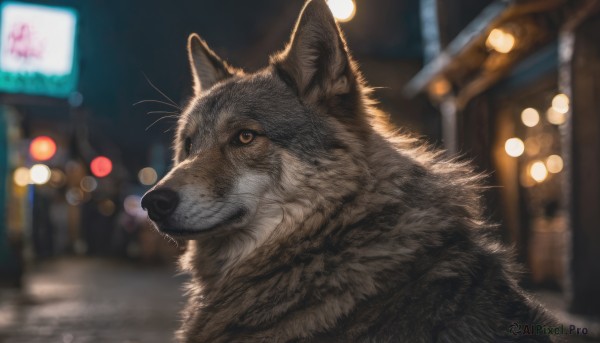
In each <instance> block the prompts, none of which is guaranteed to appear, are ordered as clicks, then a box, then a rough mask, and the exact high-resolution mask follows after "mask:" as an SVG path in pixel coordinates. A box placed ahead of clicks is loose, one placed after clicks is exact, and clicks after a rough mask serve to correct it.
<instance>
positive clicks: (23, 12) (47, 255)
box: [0, 0, 600, 343]
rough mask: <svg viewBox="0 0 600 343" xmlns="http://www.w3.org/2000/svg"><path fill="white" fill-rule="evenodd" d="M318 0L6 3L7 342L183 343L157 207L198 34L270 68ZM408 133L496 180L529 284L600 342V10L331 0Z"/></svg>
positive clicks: (507, 1) (254, 65) (0, 268)
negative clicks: (149, 196)
mask: <svg viewBox="0 0 600 343" xmlns="http://www.w3.org/2000/svg"><path fill="white" fill-rule="evenodd" d="M302 5H303V1H302V0H290V1H275V0H270V1H268V0H255V1H233V0H221V1H219V2H216V1H200V0H198V1H191V0H172V1H168V2H167V1H160V0H127V1H116V0H102V1H100V0H89V1H75V0H46V1H42V0H32V1H19V2H17V1H0V207H1V208H2V210H0V341H6V342H64V343H71V342H168V341H170V340H171V338H172V332H173V330H175V328H176V327H177V325H178V318H179V317H178V311H179V310H180V309H181V306H182V304H183V301H184V300H183V298H182V284H183V283H184V282H185V280H186V278H185V276H181V275H179V276H178V275H177V274H176V273H177V272H176V270H175V268H174V261H175V260H176V257H177V255H178V254H179V253H180V251H181V247H178V246H176V244H175V243H173V242H170V241H167V240H165V239H163V238H161V237H160V236H159V235H158V234H157V233H155V232H154V231H153V229H152V228H151V227H150V225H149V224H148V222H147V221H146V214H145V212H144V211H143V210H142V209H141V208H140V197H141V195H143V194H144V192H145V191H146V190H147V189H149V188H150V187H151V186H152V185H153V184H154V183H155V182H156V181H157V180H158V179H160V177H161V176H163V175H164V174H165V173H166V172H167V171H168V169H169V167H170V164H171V140H172V137H173V134H174V132H173V128H174V123H175V119H174V118H173V116H172V115H174V114H177V113H178V112H179V111H180V108H182V107H183V106H185V104H186V102H187V101H188V99H189V97H190V96H191V93H192V92H191V77H190V73H189V69H188V65H187V55H186V51H185V45H186V40H187V36H188V35H189V34H190V33H192V32H197V33H199V34H200V35H201V36H202V37H203V38H204V39H205V40H206V41H207V42H208V44H209V45H210V46H211V47H212V48H213V49H214V50H215V51H216V52H217V53H218V54H219V55H221V56H222V57H224V58H225V59H227V60H228V61H229V62H231V64H233V65H234V66H237V67H242V68H244V69H246V70H248V71H253V70H257V69H259V68H261V67H262V66H264V65H265V64H266V63H267V57H268V55H269V54H270V53H273V52H275V51H277V50H279V49H281V48H282V47H283V45H284V43H285V42H286V41H287V39H288V37H289V34H290V32H291V29H292V27H293V25H294V22H295V19H296V17H297V15H298V13H299V11H300V9H301V8H302ZM329 5H330V8H331V9H332V11H333V13H334V15H335V16H336V17H337V18H338V20H339V21H340V25H341V27H342V29H343V30H344V32H345V34H346V37H347V40H348V43H349V46H350V48H351V50H352V52H353V55H354V56H355V58H356V59H357V60H358V61H359V63H360V65H361V69H362V71H363V73H364V74H365V77H366V79H367V80H368V82H369V84H370V85H371V86H373V87H376V91H375V97H376V98H377V100H379V101H380V102H381V107H382V108H383V109H384V110H385V111H386V112H388V113H390V115H391V119H392V121H393V122H394V123H395V124H396V125H397V126H399V127H401V128H403V129H404V130H405V131H408V132H413V133H416V134H417V135H419V136H421V137H423V138H424V139H425V140H427V141H429V142H430V143H431V144H432V145H435V146H438V147H440V148H444V149H446V150H447V151H448V153H449V154H451V155H454V154H460V156H462V158H464V159H468V160H472V161H473V163H474V165H475V167H476V168H477V170H478V171H481V172H485V173H487V174H488V175H489V178H488V182H489V184H490V185H491V186H493V187H490V188H489V189H488V190H487V191H486V193H485V200H486V202H487V204H488V213H487V214H488V216H489V217H490V218H491V219H492V220H493V221H495V222H497V223H500V226H499V235H500V237H501V239H502V240H503V241H504V242H505V243H507V244H510V245H513V246H514V247H515V248H516V252H517V254H516V255H517V258H518V260H519V262H521V263H522V264H523V265H525V267H526V271H527V272H526V273H525V274H524V275H523V281H522V283H523V285H524V286H525V287H526V288H528V289H529V290H531V291H532V292H533V293H534V295H535V296H536V297H537V298H538V299H539V300H540V301H542V302H543V303H544V304H546V305H547V306H548V307H549V308H551V309H552V311H553V312H554V313H555V314H556V315H557V316H558V317H559V319H560V320H561V322H563V323H564V324H565V325H577V326H578V327H580V328H586V334H585V335H583V334H582V335H580V336H577V337H571V338H572V339H573V340H575V339H580V340H582V341H596V340H598V339H599V338H600V320H599V317H600V110H599V108H600V40H599V39H598V34H599V33H600V1H598V0H512V1H511V0H495V1H494V0H444V1H441V0H329Z"/></svg>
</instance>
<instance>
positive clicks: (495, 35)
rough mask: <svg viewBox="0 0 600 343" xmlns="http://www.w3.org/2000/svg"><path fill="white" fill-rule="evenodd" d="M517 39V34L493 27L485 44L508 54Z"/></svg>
mask: <svg viewBox="0 0 600 343" xmlns="http://www.w3.org/2000/svg"><path fill="white" fill-rule="evenodd" d="M515 41H516V40H515V36H513V35H512V34H511V33H510V32H506V31H504V30H503V29H493V30H492V31H490V34H489V36H488V38H487V40H486V42H485V44H486V46H487V47H488V48H490V49H493V50H496V51H498V52H499V53H503V54H507V53H509V52H511V51H512V49H513V48H514V46H515Z"/></svg>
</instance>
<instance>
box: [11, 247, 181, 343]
mask: <svg viewBox="0 0 600 343" xmlns="http://www.w3.org/2000/svg"><path fill="white" fill-rule="evenodd" d="M175 274H176V273H175V271H174V269H173V268H165V267H151V266H142V265H135V264H128V263H124V262H118V261H108V260H102V259H65V260H59V261H54V262H50V263H45V264H42V265H40V266H38V267H36V268H35V269H33V270H32V271H31V272H30V273H29V274H28V277H27V278H26V287H25V290H24V292H21V293H19V292H16V291H6V290H1V289H0V342H7V343H8V342H10V343H36V342H44V343H53V342H57V343H83V342H111V343H112V342H123V343H125V342H128V343H134V342H140V343H141V342H143V343H146V342H149V343H152V342H157V343H158V342H161V343H163V342H171V341H172V340H173V338H172V337H173V332H174V330H175V329H176V328H177V326H178V320H179V316H178V312H179V311H180V309H181V307H182V305H183V297H182V290H181V288H182V283H183V282H185V280H186V278H185V276H175Z"/></svg>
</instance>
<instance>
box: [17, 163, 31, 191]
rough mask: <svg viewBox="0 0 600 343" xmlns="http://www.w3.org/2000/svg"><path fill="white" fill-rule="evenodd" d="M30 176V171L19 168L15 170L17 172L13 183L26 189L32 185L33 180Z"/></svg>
mask: <svg viewBox="0 0 600 343" xmlns="http://www.w3.org/2000/svg"><path fill="white" fill-rule="evenodd" d="M29 175H30V174H29V169H28V168H26V167H19V168H17V169H15V172H14V173H13V181H14V183H15V185H17V186H20V187H25V186H27V185H28V184H30V183H31V178H30V177H29Z"/></svg>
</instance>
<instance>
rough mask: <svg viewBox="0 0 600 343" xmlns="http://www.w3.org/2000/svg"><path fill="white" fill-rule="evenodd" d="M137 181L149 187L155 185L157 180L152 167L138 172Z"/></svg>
mask: <svg viewBox="0 0 600 343" xmlns="http://www.w3.org/2000/svg"><path fill="white" fill-rule="evenodd" d="M138 179H139V180H140V183H141V184H142V185H146V186H150V185H153V184H155V183H156V181H157V180H158V174H157V173H156V170H154V168H152V167H146V168H142V169H141V170H140V171H139V172H138Z"/></svg>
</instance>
